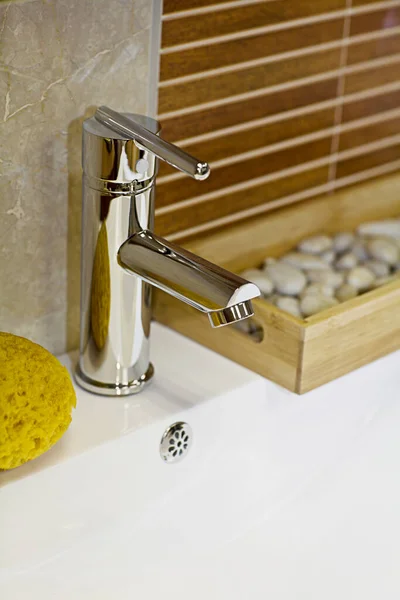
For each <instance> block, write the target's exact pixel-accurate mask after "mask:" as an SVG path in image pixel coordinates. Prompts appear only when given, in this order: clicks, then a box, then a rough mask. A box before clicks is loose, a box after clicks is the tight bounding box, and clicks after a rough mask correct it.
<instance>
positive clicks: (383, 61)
mask: <svg viewBox="0 0 400 600" xmlns="http://www.w3.org/2000/svg"><path fill="white" fill-rule="evenodd" d="M398 62H400V53H399V54H393V55H391V56H389V57H387V56H385V57H383V58H377V59H375V60H368V61H365V62H362V63H358V64H355V65H351V66H349V67H346V68H345V70H344V71H345V75H351V74H352V73H359V72H362V71H368V70H369V69H371V68H376V67H383V66H387V65H391V64H396V63H398ZM342 72H343V71H342V70H341V69H334V70H332V71H324V72H323V73H318V74H317V75H309V76H308V77H303V78H300V79H291V80H290V81H286V82H285V83H280V84H276V85H271V86H268V87H263V88H258V89H256V90H253V91H250V92H244V93H242V94H234V95H233V96H227V97H225V98H218V99H215V100H212V101H210V102H203V103H200V104H195V105H192V106H186V107H182V108H179V109H177V110H173V111H167V112H164V113H160V114H159V115H158V118H159V119H172V118H175V117H181V116H184V115H187V114H192V113H195V112H198V111H201V110H206V109H212V108H216V107H218V106H223V105H226V104H234V103H235V102H240V101H241V100H249V99H252V98H257V97H258V96H263V95H269V94H273V93H275V92H281V91H285V90H290V89H293V88H296V87H301V86H302V85H307V84H309V83H316V82H319V81H325V80H326V79H331V78H332V77H336V76H339V75H341V73H342Z"/></svg>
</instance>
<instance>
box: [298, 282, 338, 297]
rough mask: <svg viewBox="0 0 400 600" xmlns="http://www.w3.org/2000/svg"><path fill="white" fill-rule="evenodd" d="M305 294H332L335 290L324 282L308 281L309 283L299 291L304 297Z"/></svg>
mask: <svg viewBox="0 0 400 600" xmlns="http://www.w3.org/2000/svg"><path fill="white" fill-rule="evenodd" d="M307 294H309V295H311V296H334V295H335V291H334V289H333V287H331V286H329V285H325V284H324V283H310V285H308V286H307V287H306V288H304V290H303V291H302V292H301V297H302V298H304V296H307Z"/></svg>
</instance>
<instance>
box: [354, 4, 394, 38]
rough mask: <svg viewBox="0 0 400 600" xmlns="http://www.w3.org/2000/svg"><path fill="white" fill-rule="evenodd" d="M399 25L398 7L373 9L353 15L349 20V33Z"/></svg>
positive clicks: (359, 32)
mask: <svg viewBox="0 0 400 600" xmlns="http://www.w3.org/2000/svg"><path fill="white" fill-rule="evenodd" d="M399 25H400V7H398V6H397V7H392V8H385V9H381V10H375V11H371V12H367V13H364V14H360V15H353V16H352V17H351V22H350V35H359V34H361V33H369V32H371V31H377V30H379V29H388V28H390V27H398V26H399Z"/></svg>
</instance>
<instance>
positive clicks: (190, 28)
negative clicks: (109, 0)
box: [161, 0, 345, 48]
mask: <svg viewBox="0 0 400 600" xmlns="http://www.w3.org/2000/svg"><path fill="white" fill-rule="evenodd" d="M344 7H345V0H318V1H317V2H316V1H315V0H275V1H274V2H268V1H267V2H258V3H256V4H253V3H251V4H247V3H246V2H242V4H241V5H238V6H237V7H234V8H230V9H228V10H218V5H217V6H216V7H215V8H216V10H215V11H213V12H210V13H206V14H203V15H202V16H201V17H199V16H198V15H194V16H188V17H183V18H182V19H173V20H166V21H164V23H163V29H162V42H161V43H162V47H163V48H168V47H169V46H176V45H180V44H187V43H190V42H195V41H199V40H204V39H208V38H213V37H218V36H222V35H228V34H232V33H237V32H238V31H248V30H250V31H251V30H252V29H255V28H258V27H266V26H268V25H269V26H272V25H281V24H282V23H289V22H290V21H292V20H294V19H306V18H307V17H308V18H309V17H312V16H315V15H319V14H324V13H328V12H331V11H336V10H340V9H343V8H344Z"/></svg>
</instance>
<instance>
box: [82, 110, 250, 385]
mask: <svg viewBox="0 0 400 600" xmlns="http://www.w3.org/2000/svg"><path fill="white" fill-rule="evenodd" d="M159 132H160V126H159V124H158V122H157V121H155V120H154V119H150V118H148V117H144V116H141V115H134V114H129V115H126V114H121V113H117V112H115V111H113V110H111V109H110V108H107V107H104V106H103V107H100V108H99V109H98V110H97V112H96V114H95V116H94V117H92V118H90V119H88V120H86V121H85V122H84V124H83V159H82V160H83V212H82V275H81V286H82V289H81V337H80V357H79V365H78V367H77V371H76V380H77V382H78V383H79V384H80V385H81V386H82V387H83V388H85V389H87V390H89V391H92V392H95V393H99V394H106V395H112V396H121V395H127V394H133V393H136V392H139V391H140V390H141V389H142V388H143V387H144V386H145V385H146V383H148V382H149V380H150V379H151V377H152V375H153V372H154V370H153V366H152V364H151V363H150V361H149V335H150V321H151V290H152V286H155V287H157V288H160V289H161V290H164V291H165V292H168V293H169V294H171V295H172V296H175V297H176V298H179V299H180V300H183V301H184V302H186V303H188V304H190V305H191V306H194V307H195V308H197V309H198V310H200V311H202V312H205V313H207V314H208V317H209V320H210V322H211V325H212V326H213V327H220V326H222V325H227V324H229V323H235V322H237V321H240V320H241V319H245V318H247V317H249V316H251V315H252V314H253V310H252V306H251V299H252V298H255V297H256V296H258V295H259V290H258V288H257V287H256V286H255V285H254V284H252V283H249V282H248V281H246V280H244V279H242V278H241V277H238V276H237V275H234V274H232V273H229V272H228V271H226V270H224V269H222V268H220V267H218V266H217V265H214V264H212V263H210V262H208V261H206V260H203V259H202V258H200V257H198V256H196V255H194V254H192V253H190V252H188V251H186V250H185V249H183V248H180V247H179V246H177V245H175V244H172V243H170V242H168V241H167V240H165V239H163V238H161V237H158V236H157V235H155V234H154V233H153V224H154V197H155V176H156V173H157V159H158V158H160V159H162V160H164V161H166V162H167V163H169V164H171V165H173V166H174V167H176V168H177V169H180V170H181V171H184V172H185V173H187V174H188V175H190V176H192V177H194V178H195V179H199V180H201V179H206V178H207V177H208V175H209V173H210V169H209V166H208V164H207V163H203V162H200V161H198V160H197V159H195V158H194V157H192V156H190V155H189V154H187V153H186V152H184V151H183V150H181V149H179V148H177V147H176V146H174V145H173V144H169V143H168V142H166V141H164V140H162V139H161V138H160V137H159V136H158V134H159Z"/></svg>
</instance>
